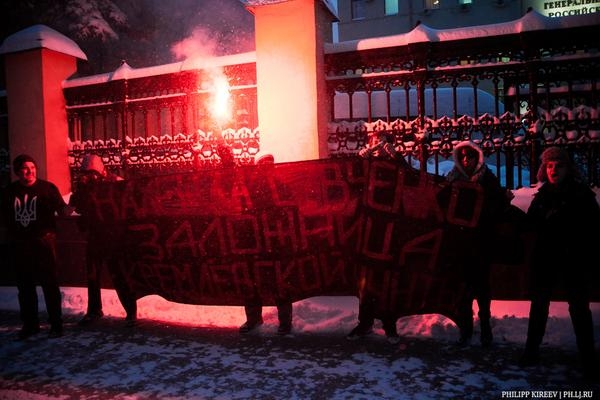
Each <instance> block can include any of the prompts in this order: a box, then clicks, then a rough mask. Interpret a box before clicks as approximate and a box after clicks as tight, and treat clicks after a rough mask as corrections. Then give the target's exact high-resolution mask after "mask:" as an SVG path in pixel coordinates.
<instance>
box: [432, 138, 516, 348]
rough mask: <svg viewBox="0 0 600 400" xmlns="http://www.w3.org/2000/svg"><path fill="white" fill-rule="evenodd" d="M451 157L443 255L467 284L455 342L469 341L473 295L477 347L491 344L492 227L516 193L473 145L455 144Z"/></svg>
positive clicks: (442, 198)
mask: <svg viewBox="0 0 600 400" xmlns="http://www.w3.org/2000/svg"><path fill="white" fill-rule="evenodd" d="M452 156H453V161H454V166H453V167H452V169H451V170H450V171H449V172H448V174H447V176H446V179H447V181H448V183H449V185H448V186H446V187H445V188H444V189H442V190H441V191H440V193H439V194H438V201H439V202H440V205H441V206H442V208H443V209H448V207H451V208H452V210H453V211H452V215H453V216H455V217H457V218H455V219H454V221H452V223H449V224H448V228H447V232H446V233H447V234H448V235H447V237H448V238H449V239H448V240H449V242H448V243H449V244H448V252H447V254H451V255H452V256H449V258H451V260H449V263H451V264H453V265H454V266H456V268H457V269H459V271H460V273H462V274H463V278H464V283H465V288H464V293H465V294H464V296H463V298H462V300H461V301H460V304H459V309H458V314H459V317H458V318H459V320H458V321H457V325H458V326H459V328H460V338H459V344H461V345H466V344H468V343H469V342H470V341H471V337H472V335H473V308H472V306H473V300H474V299H476V300H477V304H478V307H479V313H478V316H479V323H480V329H481V345H482V346H483V347H489V346H490V345H491V344H492V340H493V336H492V328H491V324H490V318H491V313H490V305H491V289H490V264H491V262H492V254H493V252H492V247H491V246H492V245H493V243H492V237H493V229H494V227H495V226H496V224H497V223H498V222H499V220H500V218H501V215H502V214H503V211H504V210H506V209H507V208H508V207H509V206H510V200H511V199H512V198H513V197H514V196H513V194H512V192H510V191H509V190H507V189H506V188H504V187H502V186H501V185H500V181H499V180H498V178H497V177H496V175H494V173H493V172H492V171H491V170H490V169H489V168H488V167H487V165H486V164H485V160H484V155H483V152H482V150H481V149H480V148H479V146H477V145H476V144H475V143H473V142H470V141H463V142H460V143H458V144H457V145H456V146H455V147H454V150H453V153H452ZM457 193H460V195H458V194H457ZM461 221H462V222H461Z"/></svg>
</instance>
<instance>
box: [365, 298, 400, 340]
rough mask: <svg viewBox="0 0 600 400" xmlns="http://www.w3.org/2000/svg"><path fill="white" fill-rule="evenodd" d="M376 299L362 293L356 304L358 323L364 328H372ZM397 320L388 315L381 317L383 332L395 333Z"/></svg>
mask: <svg viewBox="0 0 600 400" xmlns="http://www.w3.org/2000/svg"><path fill="white" fill-rule="evenodd" d="M376 305H377V297H375V296H373V295H370V294H367V293H364V294H363V295H362V296H361V298H360V302H359V304H358V323H359V324H360V325H361V326H364V327H372V326H373V324H374V323H375V310H376ZM396 321H397V318H396V317H395V316H393V315H392V314H391V312H390V313H385V314H384V315H382V316H381V322H382V323H383V330H384V331H385V332H386V333H387V332H390V333H391V332H396Z"/></svg>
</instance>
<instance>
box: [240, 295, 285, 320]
mask: <svg viewBox="0 0 600 400" xmlns="http://www.w3.org/2000/svg"><path fill="white" fill-rule="evenodd" d="M276 305H277V318H278V319H279V325H283V326H291V325H292V303H291V302H289V301H278V302H277V304H276ZM244 311H245V312H246V320H247V321H248V322H249V323H251V324H252V323H256V322H258V321H261V320H262V303H261V302H259V301H258V300H254V301H252V302H250V303H248V304H246V305H245V306H244Z"/></svg>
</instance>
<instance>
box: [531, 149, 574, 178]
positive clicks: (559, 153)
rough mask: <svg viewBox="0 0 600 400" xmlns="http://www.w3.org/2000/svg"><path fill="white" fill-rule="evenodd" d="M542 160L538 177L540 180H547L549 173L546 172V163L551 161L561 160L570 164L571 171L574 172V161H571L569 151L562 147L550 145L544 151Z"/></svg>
mask: <svg viewBox="0 0 600 400" xmlns="http://www.w3.org/2000/svg"><path fill="white" fill-rule="evenodd" d="M540 160H541V161H542V162H541V164H540V168H539V169H538V172H537V179H538V181H540V182H547V181H548V175H547V174H546V164H547V163H548V162H550V161H559V162H562V163H564V164H565V165H567V166H568V168H569V169H570V171H571V173H573V172H572V171H573V163H572V162H571V158H570V157H569V153H568V152H567V150H565V149H564V148H562V147H556V146H554V147H548V148H547V149H546V150H544V152H543V153H542V155H541V157H540Z"/></svg>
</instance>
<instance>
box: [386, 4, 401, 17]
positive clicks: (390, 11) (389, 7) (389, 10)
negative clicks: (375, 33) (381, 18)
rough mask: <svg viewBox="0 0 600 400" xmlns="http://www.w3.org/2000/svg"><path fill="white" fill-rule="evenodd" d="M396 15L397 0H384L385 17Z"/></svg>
mask: <svg viewBox="0 0 600 400" xmlns="http://www.w3.org/2000/svg"><path fill="white" fill-rule="evenodd" d="M396 14H398V0H385V15H396Z"/></svg>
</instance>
